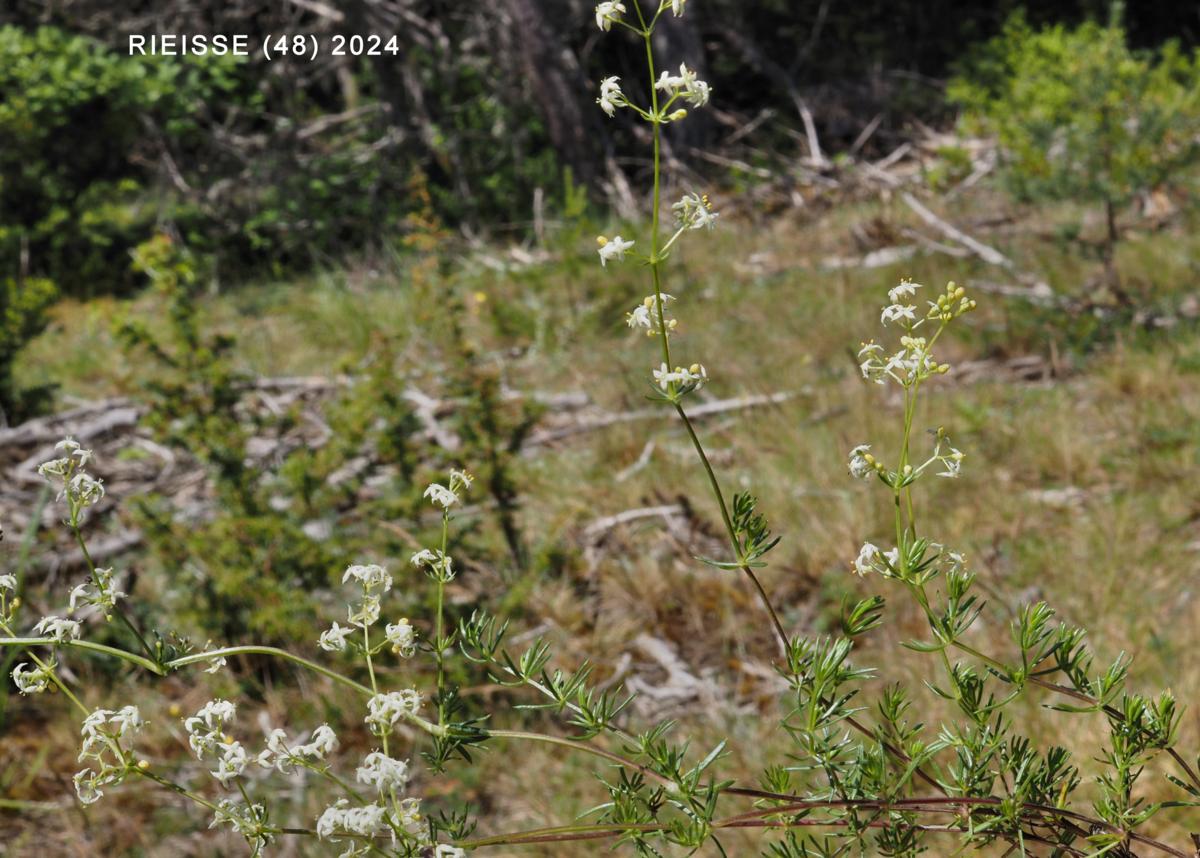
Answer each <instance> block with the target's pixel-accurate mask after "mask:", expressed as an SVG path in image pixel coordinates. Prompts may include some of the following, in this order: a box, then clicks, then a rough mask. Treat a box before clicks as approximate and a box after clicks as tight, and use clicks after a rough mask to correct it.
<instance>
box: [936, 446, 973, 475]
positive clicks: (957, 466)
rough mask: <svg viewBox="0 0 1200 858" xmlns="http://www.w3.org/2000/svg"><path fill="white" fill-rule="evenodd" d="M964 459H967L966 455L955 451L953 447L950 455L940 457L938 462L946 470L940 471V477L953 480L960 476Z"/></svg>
mask: <svg viewBox="0 0 1200 858" xmlns="http://www.w3.org/2000/svg"><path fill="white" fill-rule="evenodd" d="M964 458H966V454H964V453H963V452H962V451H961V450H955V449H954V448H953V447H951V448H950V455H948V456H939V457H938V460H939V461H940V462H941V463H942V465H943V466H944V467H945V468H946V470H944V471H938V476H939V477H949V478H951V479H954V478H956V477H957V476H958V475H959V472H960V471H961V470H962V460H963V459H964Z"/></svg>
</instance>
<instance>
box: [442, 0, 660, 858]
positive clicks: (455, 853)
mask: <svg viewBox="0 0 1200 858" xmlns="http://www.w3.org/2000/svg"><path fill="white" fill-rule="evenodd" d="M675 2H679V0H675ZM433 858H467V852H466V850H465V849H459V848H458V847H457V846H451V845H450V844H449V843H439V844H438V847H437V849H435V850H433Z"/></svg>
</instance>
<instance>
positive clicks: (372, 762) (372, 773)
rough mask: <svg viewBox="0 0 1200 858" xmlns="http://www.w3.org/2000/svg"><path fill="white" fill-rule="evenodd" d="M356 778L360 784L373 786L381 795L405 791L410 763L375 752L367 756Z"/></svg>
mask: <svg viewBox="0 0 1200 858" xmlns="http://www.w3.org/2000/svg"><path fill="white" fill-rule="evenodd" d="M355 777H356V778H357V779H358V782H359V783H360V784H366V785H367V786H373V787H375V788H376V789H378V790H379V792H381V793H386V792H388V791H389V790H396V791H398V792H399V791H403V790H404V788H405V787H407V786H408V778H409V774H408V763H407V762H406V761H404V760H393V759H392V758H391V757H389V756H387V755H386V754H381V753H379V752H378V751H374V752H372V753H370V754H367V756H366V758H365V759H364V760H363V764H362V765H361V766H359V767H358V771H357V772H356V773H355Z"/></svg>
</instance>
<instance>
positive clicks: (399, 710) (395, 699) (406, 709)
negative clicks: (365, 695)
mask: <svg viewBox="0 0 1200 858" xmlns="http://www.w3.org/2000/svg"><path fill="white" fill-rule="evenodd" d="M420 708H421V695H420V694H419V693H418V692H417V691H416V690H414V689H411V688H410V689H406V690H404V691H390V692H388V693H386V694H376V695H375V696H374V697H372V698H371V699H370V700H368V701H367V711H368V714H367V717H366V722H367V723H368V724H369V725H371V727H372V729H374V730H375V732H377V733H387V732H390V731H391V729H392V727H394V726H395V725H396V722H398V721H399V720H400V719H401V718H405V717H408V716H409V715H415V714H416V713H417V710H418V709H420Z"/></svg>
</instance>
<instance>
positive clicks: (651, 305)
mask: <svg viewBox="0 0 1200 858" xmlns="http://www.w3.org/2000/svg"><path fill="white" fill-rule="evenodd" d="M674 300H675V297H674V296H673V295H668V294H666V293H665V292H664V293H663V296H662V313H659V309H658V298H657V296H655V295H647V296H646V297H645V299H643V300H642V303H640V304H638V305H637V306H636V307H634V308H633V310H632V311H630V312H629V313H626V314H625V324H627V325H629V327H631V328H645V329H646V333H647V334H650V335H653V334H657V333H659V332H660V331H662V330H663V328H664V327H665V328H666V331H667V333H668V334H670V333H671V332H673V331H674V330H675V328H676V327H678V326H679V322H678V321H676V320H675V319H672V318H671V317H669V316H667V314H666V309H667V305H668V304H670V303H671V302H672V301H674ZM660 316H661V320H660ZM660 321H661V324H660Z"/></svg>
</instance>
